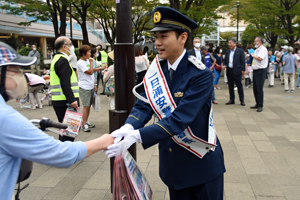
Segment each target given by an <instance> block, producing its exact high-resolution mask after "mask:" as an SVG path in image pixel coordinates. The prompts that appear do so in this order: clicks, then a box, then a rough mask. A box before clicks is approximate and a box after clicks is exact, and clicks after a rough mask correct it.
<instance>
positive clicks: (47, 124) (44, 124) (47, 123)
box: [30, 117, 68, 131]
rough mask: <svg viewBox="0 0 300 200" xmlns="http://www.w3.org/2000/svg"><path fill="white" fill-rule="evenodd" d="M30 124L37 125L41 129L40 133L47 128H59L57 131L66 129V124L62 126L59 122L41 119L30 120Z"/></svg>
mask: <svg viewBox="0 0 300 200" xmlns="http://www.w3.org/2000/svg"><path fill="white" fill-rule="evenodd" d="M30 121H31V122H32V123H38V124H39V125H40V127H41V130H42V131H45V130H46V128H48V127H54V128H59V129H66V128H68V124H63V123H59V122H53V121H52V120H50V119H48V118H46V117H43V118H42V119H41V120H38V119H32V120H30Z"/></svg>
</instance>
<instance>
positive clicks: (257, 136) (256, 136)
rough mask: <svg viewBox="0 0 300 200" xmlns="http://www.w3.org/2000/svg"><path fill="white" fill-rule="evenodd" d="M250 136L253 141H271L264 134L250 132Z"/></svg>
mask: <svg viewBox="0 0 300 200" xmlns="http://www.w3.org/2000/svg"><path fill="white" fill-rule="evenodd" d="M248 135H249V136H250V138H251V140H252V141H255V140H258V141H269V138H268V137H267V136H266V134H265V133H264V132H251V131H248Z"/></svg>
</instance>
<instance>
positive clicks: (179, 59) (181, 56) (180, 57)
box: [168, 49, 186, 71]
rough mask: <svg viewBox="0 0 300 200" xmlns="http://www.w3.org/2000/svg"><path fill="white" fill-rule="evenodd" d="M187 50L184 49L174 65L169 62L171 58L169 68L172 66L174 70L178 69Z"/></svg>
mask: <svg viewBox="0 0 300 200" xmlns="http://www.w3.org/2000/svg"><path fill="white" fill-rule="evenodd" d="M185 52H186V49H184V50H183V52H182V54H181V55H180V56H179V57H178V58H177V60H176V61H175V62H174V63H173V65H171V64H170V63H169V60H168V70H170V68H172V69H173V70H174V71H176V69H177V67H178V65H179V63H180V61H181V60H182V58H183V56H184V54H185Z"/></svg>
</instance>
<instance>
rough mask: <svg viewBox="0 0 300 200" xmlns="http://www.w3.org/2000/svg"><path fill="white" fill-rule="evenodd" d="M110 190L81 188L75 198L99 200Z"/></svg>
mask: <svg viewBox="0 0 300 200" xmlns="http://www.w3.org/2000/svg"><path fill="white" fill-rule="evenodd" d="M108 192H109V191H108V190H99V189H98V190H92V189H81V190H80V191H79V192H78V193H77V194H76V196H75V197H74V198H73V200H83V199H86V200H99V199H104V197H105V195H106V194H107V193H108Z"/></svg>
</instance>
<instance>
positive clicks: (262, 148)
mask: <svg viewBox="0 0 300 200" xmlns="http://www.w3.org/2000/svg"><path fill="white" fill-rule="evenodd" d="M253 143H254V145H255V146H256V148H257V150H258V151H259V152H278V150H277V149H276V148H275V147H274V145H273V144H272V143H271V142H270V141H253Z"/></svg>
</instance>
